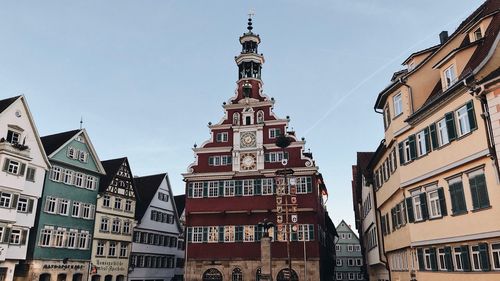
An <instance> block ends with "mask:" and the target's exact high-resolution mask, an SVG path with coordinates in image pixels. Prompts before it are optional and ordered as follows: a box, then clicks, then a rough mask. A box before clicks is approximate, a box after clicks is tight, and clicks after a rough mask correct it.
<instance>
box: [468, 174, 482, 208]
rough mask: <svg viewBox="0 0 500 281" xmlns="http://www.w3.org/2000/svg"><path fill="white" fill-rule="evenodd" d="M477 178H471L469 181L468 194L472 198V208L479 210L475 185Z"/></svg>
mask: <svg viewBox="0 0 500 281" xmlns="http://www.w3.org/2000/svg"><path fill="white" fill-rule="evenodd" d="M476 178H477V177H472V178H470V179H469V186H470V193H471V197H472V208H473V209H479V208H480V206H481V204H480V202H479V191H478V188H477V183H476Z"/></svg>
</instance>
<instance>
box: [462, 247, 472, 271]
mask: <svg viewBox="0 0 500 281" xmlns="http://www.w3.org/2000/svg"><path fill="white" fill-rule="evenodd" d="M460 248H461V249H462V251H461V253H460V258H461V259H462V267H463V269H464V271H471V267H470V257H469V246H467V245H462V246H460Z"/></svg>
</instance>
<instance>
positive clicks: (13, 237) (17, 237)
mask: <svg viewBox="0 0 500 281" xmlns="http://www.w3.org/2000/svg"><path fill="white" fill-rule="evenodd" d="M21 233H22V232H21V230H20V229H11V230H10V239H9V243H10V244H14V245H20V244H21Z"/></svg>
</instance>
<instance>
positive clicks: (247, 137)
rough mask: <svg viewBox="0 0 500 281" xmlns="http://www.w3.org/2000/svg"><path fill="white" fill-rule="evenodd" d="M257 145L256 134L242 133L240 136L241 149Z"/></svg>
mask: <svg viewBox="0 0 500 281" xmlns="http://www.w3.org/2000/svg"><path fill="white" fill-rule="evenodd" d="M256 145H257V140H256V137H255V132H242V133H241V134H240V147H243V148H246V147H255V146H256Z"/></svg>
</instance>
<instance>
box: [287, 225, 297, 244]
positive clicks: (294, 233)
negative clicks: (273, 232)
mask: <svg viewBox="0 0 500 281" xmlns="http://www.w3.org/2000/svg"><path fill="white" fill-rule="evenodd" d="M292 226H293V225H292V224H290V225H289V231H290V241H297V240H299V239H298V238H299V237H298V235H297V231H293V230H292Z"/></svg>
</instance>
